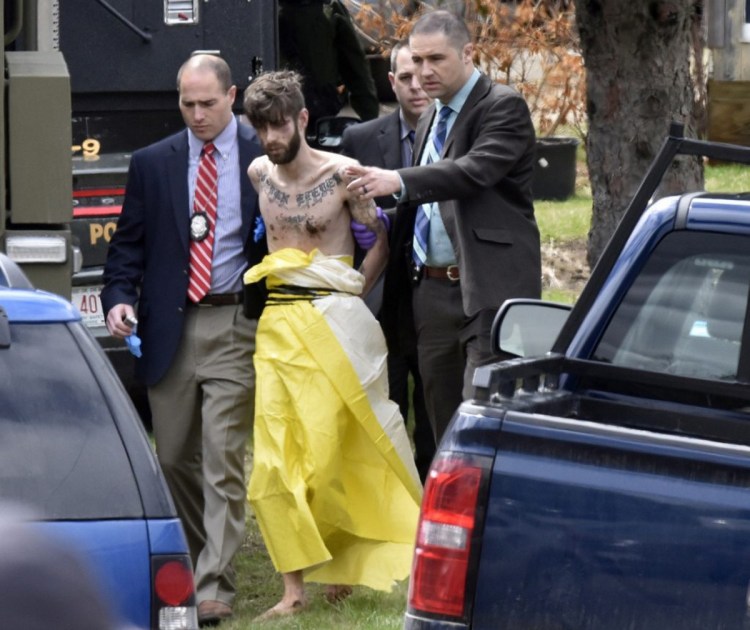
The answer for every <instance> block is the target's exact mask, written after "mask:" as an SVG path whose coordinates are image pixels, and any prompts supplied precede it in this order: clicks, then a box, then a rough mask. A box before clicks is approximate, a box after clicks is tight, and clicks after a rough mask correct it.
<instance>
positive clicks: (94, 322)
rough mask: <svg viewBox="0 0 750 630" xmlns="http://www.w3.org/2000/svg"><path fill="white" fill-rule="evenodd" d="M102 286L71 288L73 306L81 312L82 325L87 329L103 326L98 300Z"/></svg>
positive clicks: (102, 315) (102, 311)
mask: <svg viewBox="0 0 750 630" xmlns="http://www.w3.org/2000/svg"><path fill="white" fill-rule="evenodd" d="M101 290H102V285H95V286H91V287H73V300H72V302H73V305H74V306H75V307H76V308H77V309H78V310H79V311H81V317H82V318H83V323H84V324H86V326H88V327H90V328H91V327H94V326H104V310H103V309H102V301H101V299H100V298H99V294H100V293H101Z"/></svg>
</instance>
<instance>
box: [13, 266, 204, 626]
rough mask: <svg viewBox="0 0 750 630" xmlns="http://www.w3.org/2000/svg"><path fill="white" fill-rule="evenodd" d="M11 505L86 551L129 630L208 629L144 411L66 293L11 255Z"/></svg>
mask: <svg viewBox="0 0 750 630" xmlns="http://www.w3.org/2000/svg"><path fill="white" fill-rule="evenodd" d="M0 502H2V503H8V504H15V505H21V506H23V507H24V509H26V510H28V511H29V512H30V513H32V514H33V515H34V521H35V522H34V525H33V526H34V527H35V528H37V529H41V530H42V531H44V532H46V533H48V534H50V536H53V537H55V538H60V537H62V538H63V539H65V540H67V541H69V542H70V544H71V546H72V547H74V548H77V549H78V550H79V551H80V552H81V553H82V555H83V556H84V559H85V560H87V562H88V564H89V565H90V567H91V569H92V572H93V574H94V575H93V577H94V579H95V580H96V581H97V582H98V584H99V585H100V587H101V590H102V591H103V592H104V595H105V598H106V599H107V600H108V603H109V604H110V606H111V608H112V609H113V611H114V614H115V615H117V616H118V618H119V620H120V621H121V622H122V623H123V624H124V625H126V626H127V627H128V628H130V627H131V626H133V627H135V628H150V629H155V630H156V629H158V630H168V629H170V628H185V629H191V628H197V627H198V622H197V615H196V607H195V589H194V584H193V573H192V565H191V562H190V557H189V555H188V549H187V544H186V540H185V535H184V532H183V530H182V526H181V524H180V521H179V519H178V518H177V515H176V512H175V508H174V505H173V503H172V499H171V497H170V495H169V491H168V490H167V486H166V484H165V482H164V478H163V476H162V474H161V471H160V469H159V466H158V464H157V461H156V458H155V456H154V454H153V451H152V449H151V446H150V444H149V441H148V438H147V435H146V433H145V431H144V429H143V426H142V424H141V421H140V419H139V416H138V414H137V412H136V411H135V409H134V407H133V405H132V403H131V401H130V399H129V397H128V395H127V393H126V392H125V390H124V388H123V386H122V384H121V383H120V381H119V379H118V377H117V375H116V374H115V372H114V370H113V368H112V365H111V363H110V361H109V360H108V359H107V358H106V356H105V355H104V353H103V351H102V350H101V347H100V346H99V344H98V343H97V342H96V340H95V339H94V337H93V336H92V335H91V333H90V332H89V331H88V329H87V328H86V326H85V325H84V324H83V323H82V321H81V316H80V313H79V312H78V311H77V310H76V309H75V308H74V307H73V306H72V305H71V304H70V303H69V302H68V301H66V300H64V299H62V298H60V297H58V296H55V295H52V294H49V293H45V292H42V291H38V290H34V289H33V287H32V286H31V285H30V283H29V281H28V280H27V278H26V277H25V276H24V275H23V273H22V272H21V271H20V269H19V268H18V267H17V266H16V265H15V264H14V263H12V262H11V261H10V260H9V259H8V258H6V257H5V256H2V255H0Z"/></svg>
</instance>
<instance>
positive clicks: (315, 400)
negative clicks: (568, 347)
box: [244, 249, 422, 590]
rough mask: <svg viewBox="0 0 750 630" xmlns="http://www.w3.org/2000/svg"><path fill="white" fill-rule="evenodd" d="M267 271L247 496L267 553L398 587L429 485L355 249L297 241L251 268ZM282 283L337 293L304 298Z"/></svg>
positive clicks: (283, 566) (332, 577)
mask: <svg viewBox="0 0 750 630" xmlns="http://www.w3.org/2000/svg"><path fill="white" fill-rule="evenodd" d="M264 277H265V278H266V284H267V286H268V289H269V293H270V295H269V303H268V305H267V306H266V308H265V310H264V311H263V315H262V316H261V318H260V321H259V323H258V332H257V340H256V347H257V350H256V352H255V358H254V363H255V371H256V398H255V426H254V456H253V471H252V475H251V478H250V484H249V488H248V499H249V501H250V503H251V504H252V506H253V509H254V511H255V515H256V518H257V520H258V524H259V526H260V530H261V533H262V534H263V539H264V540H265V543H266V547H267V548H268V552H269V554H270V556H271V559H272V561H273V563H274V566H275V567H276V569H277V570H278V571H280V572H282V573H288V572H291V571H296V570H303V571H304V579H305V581H310V582H319V583H324V584H349V585H355V584H361V585H365V586H369V587H371V588H374V589H379V590H390V589H391V588H392V586H393V584H394V581H396V580H402V579H404V578H406V577H408V575H409V571H410V569H411V560H412V552H413V547H414V538H415V534H416V525H417V518H418V515H419V503H420V500H421V493H422V488H421V485H420V482H419V476H418V474H417V471H416V468H415V466H414V458H413V455H412V451H411V447H410V444H409V439H408V436H407V434H406V430H405V428H404V421H403V419H402V417H401V414H400V413H399V409H398V406H397V405H396V404H395V403H393V402H391V401H390V400H388V381H387V373H386V346H385V340H384V338H383V334H382V331H381V329H380V325H379V324H378V322H377V321H376V320H375V318H374V317H373V315H372V313H371V312H370V311H369V309H368V308H367V306H366V305H365V303H364V302H363V301H362V300H361V299H360V298H359V297H358V295H359V293H361V291H362V286H363V284H364V278H363V276H362V275H361V274H360V273H359V272H357V271H355V270H354V269H352V267H351V257H333V256H325V255H323V254H322V253H320V252H319V251H318V250H314V251H313V252H311V253H310V254H307V253H305V252H302V251H300V250H297V249H282V250H280V251H277V252H274V253H272V254H270V255H268V256H266V257H265V258H264V259H263V261H262V262H261V263H260V264H258V265H256V266H255V267H253V268H252V269H250V270H248V271H247V272H246V274H245V278H244V279H245V282H246V283H251V282H257V281H258V280H261V279H262V278H264ZM282 285H284V286H285V287H290V286H291V287H310V288H316V289H326V290H330V291H333V292H334V293H331V294H330V295H326V296H324V297H316V298H314V299H305V298H304V297H301V299H297V297H295V296H294V295H292V296H290V295H289V294H288V291H289V289H288V288H287V289H286V290H287V293H286V294H281V293H280V289H279V287H280V286H282ZM274 288H276V291H274ZM300 293H302V292H300ZM275 296H278V300H277V299H275ZM279 302H282V303H279Z"/></svg>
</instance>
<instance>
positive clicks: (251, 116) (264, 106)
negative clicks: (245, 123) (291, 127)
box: [242, 70, 305, 128]
mask: <svg viewBox="0 0 750 630" xmlns="http://www.w3.org/2000/svg"><path fill="white" fill-rule="evenodd" d="M242 106H243V109H244V110H245V115H246V116H247V119H248V120H249V121H250V124H251V125H252V126H253V127H256V128H262V127H265V126H266V125H269V124H270V125H281V124H283V123H284V121H285V120H286V119H288V118H296V117H297V115H298V114H299V113H300V112H301V111H302V110H303V109H304V107H305V97H304V96H302V77H301V76H300V75H299V74H298V73H297V72H294V71H292V70H279V71H276V72H264V73H263V74H261V75H260V76H259V77H257V78H256V79H254V80H253V82H252V83H251V84H250V85H249V86H248V87H247V89H246V90H245V97H244V99H243V102H242Z"/></svg>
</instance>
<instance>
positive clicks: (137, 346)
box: [125, 326, 141, 357]
mask: <svg viewBox="0 0 750 630" xmlns="http://www.w3.org/2000/svg"><path fill="white" fill-rule="evenodd" d="M135 329H136V327H135V326H133V332H132V333H130V334H129V335H128V336H127V337H125V344H126V345H127V346H128V350H130V354H132V355H133V356H134V357H140V356H141V338H140V337H139V336H138V335H136V334H135Z"/></svg>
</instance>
